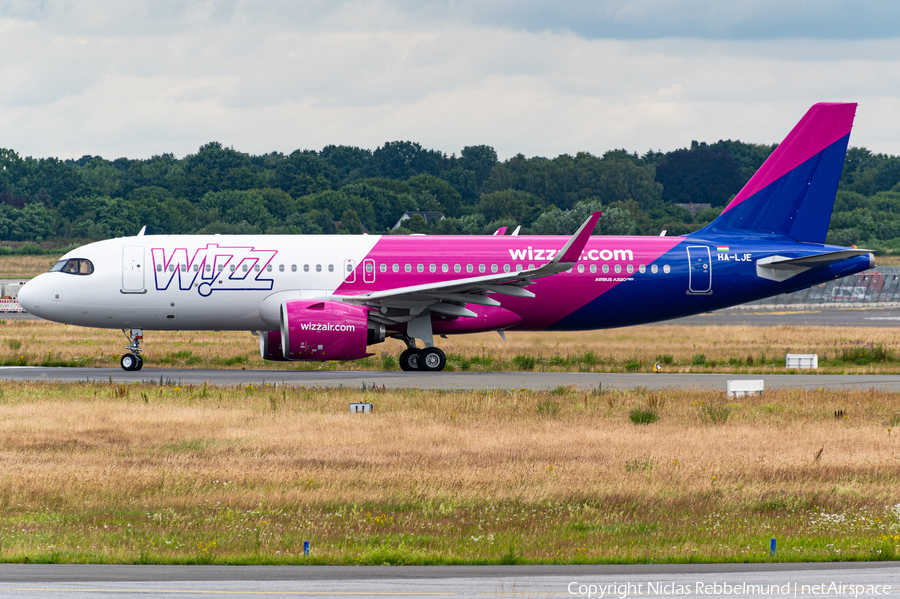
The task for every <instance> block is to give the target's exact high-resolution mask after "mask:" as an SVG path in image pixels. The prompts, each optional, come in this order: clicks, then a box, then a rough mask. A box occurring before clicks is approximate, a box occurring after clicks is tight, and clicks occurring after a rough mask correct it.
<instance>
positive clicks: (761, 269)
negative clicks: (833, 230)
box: [756, 249, 872, 281]
mask: <svg viewBox="0 0 900 599" xmlns="http://www.w3.org/2000/svg"><path fill="white" fill-rule="evenodd" d="M871 253H872V250H859V249H854V250H840V251H837V252H827V253H824V254H816V255H814V256H801V257H800V258H788V257H787V256H769V257H768V258H761V259H759V260H757V261H756V276H758V277H761V278H763V279H769V280H771V281H784V280H786V279H789V278H791V277H793V276H795V275H798V274H800V273H801V272H806V271H807V270H809V269H811V268H825V267H827V266H831V265H832V264H837V263H838V262H843V261H844V260H849V259H850V258H856V257H857V256H865V255H866V254H871Z"/></svg>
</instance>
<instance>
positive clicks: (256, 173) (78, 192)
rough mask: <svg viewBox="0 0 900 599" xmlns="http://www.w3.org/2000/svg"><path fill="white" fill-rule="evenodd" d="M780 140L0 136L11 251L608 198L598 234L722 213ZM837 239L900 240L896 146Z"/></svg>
mask: <svg viewBox="0 0 900 599" xmlns="http://www.w3.org/2000/svg"><path fill="white" fill-rule="evenodd" d="M773 148H774V146H765V145H754V144H747V143H743V142H740V141H730V140H729V141H719V142H716V143H714V144H710V145H708V144H706V143H698V142H693V143H692V145H691V147H690V148H685V149H680V150H675V151H673V152H667V153H661V152H647V153H646V154H644V155H643V156H639V155H637V154H636V153H628V152H627V151H625V150H614V151H609V152H606V153H605V154H604V155H603V156H593V155H591V154H589V153H586V152H579V153H577V154H575V155H574V156H571V155H568V154H563V155H560V156H557V157H556V158H544V157H539V156H535V157H532V158H526V157H525V156H523V155H521V154H518V155H516V156H513V157H512V158H509V159H507V160H503V161H501V160H498V158H497V154H496V152H495V151H494V149H493V148H491V147H490V146H484V145H481V146H467V147H465V148H463V149H462V151H461V152H460V154H459V156H456V155H450V156H448V155H446V154H443V153H441V152H438V151H434V150H429V149H426V148H423V147H422V146H421V145H420V144H417V143H414V142H410V141H397V142H389V143H385V144H384V145H382V146H380V147H379V148H377V149H375V150H367V149H362V148H357V147H350V146H333V145H331V146H326V147H325V148H323V149H322V150H319V151H314V150H297V151H295V152H292V153H291V154H287V155H286V154H282V153H278V152H272V153H269V154H264V155H257V156H251V155H247V154H243V153H241V152H239V151H237V150H235V149H233V148H228V147H224V146H223V145H222V144H220V143H217V142H211V143H208V144H206V145H204V146H202V147H201V148H200V149H199V150H198V151H197V153H196V154H191V155H188V156H186V157H184V158H183V159H177V158H175V157H174V156H173V155H171V154H163V155H160V156H154V157H152V158H149V159H146V160H138V159H128V158H118V159H116V160H107V159H104V158H102V157H99V156H84V157H82V158H80V159H78V160H58V159H56V158H31V157H25V158H23V157H21V156H19V155H18V154H17V153H16V152H15V151H14V150H12V149H0V241H5V242H7V243H6V245H7V247H3V248H0V254H3V253H24V254H39V253H44V252H48V251H49V252H51V253H53V252H56V253H58V252H60V251H63V250H65V249H66V248H68V247H69V246H72V245H73V244H79V243H83V242H85V241H90V240H97V239H102V238H107V237H113V236H122V235H133V234H135V233H136V232H137V231H138V230H139V229H140V227H141V226H144V225H146V226H147V231H148V233H150V234H154V233H158V234H177V233H269V234H278V233H308V234H313V233H322V234H341V233H344V234H358V233H360V232H361V231H362V230H363V227H364V228H365V229H366V230H368V231H370V232H373V233H382V232H386V231H389V230H390V229H391V228H392V227H393V226H394V224H395V223H396V222H397V220H398V219H399V218H400V216H401V215H402V214H403V213H404V212H406V211H413V210H418V211H423V212H441V213H443V214H444V215H445V216H446V217H447V218H445V219H444V220H433V221H429V222H426V220H425V219H424V218H423V217H422V216H421V215H415V216H413V218H411V219H409V220H407V221H404V223H405V224H404V226H403V227H401V228H400V229H398V230H397V231H396V232H397V233H431V234H490V233H493V232H494V231H495V230H496V229H497V228H498V227H500V226H518V225H522V227H523V233H534V234H571V233H572V232H573V231H574V230H575V228H576V227H577V226H578V224H580V223H581V222H582V221H583V220H584V218H585V216H586V214H587V213H588V212H590V211H591V210H595V209H598V208H601V207H602V208H603V212H604V214H603V217H602V219H601V221H600V223H599V224H598V227H597V232H598V233H602V234H645V235H656V234H658V233H659V231H660V230H661V229H666V230H668V232H669V234H682V233H687V232H690V231H693V230H696V229H698V228H700V227H702V226H704V225H705V224H707V223H709V222H710V221H712V219H714V218H715V217H716V216H717V215H718V214H719V212H720V211H721V210H722V208H723V207H724V206H725V205H726V204H727V202H728V201H729V200H730V199H731V198H732V197H734V195H735V194H736V193H737V192H738V190H740V188H741V186H742V185H743V184H744V182H746V181H747V180H748V179H749V177H750V176H751V175H752V173H753V172H754V171H755V170H756V169H757V168H758V167H759V166H760V165H761V164H762V163H763V161H764V160H765V159H766V158H767V157H768V155H769V154H770V153H771V152H772V150H773ZM686 203H695V204H698V203H699V204H709V205H710V206H711V207H710V208H709V209H706V210H700V211H699V212H697V213H696V214H691V213H690V212H689V211H688V210H686V209H684V208H682V207H679V206H678V205H677V204H686ZM828 241H829V242H830V243H831V242H833V243H839V244H842V245H850V244H853V243H856V244H857V245H866V246H867V247H874V248H876V249H892V248H896V249H900V157H894V156H885V155H881V154H878V155H875V154H872V153H871V152H869V151H868V150H866V149H865V148H851V149H850V151H849V152H848V156H847V162H846V164H845V167H844V172H843V175H842V178H841V183H840V187H839V191H838V195H837V201H836V203H835V215H834V218H833V219H832V222H831V231H830V233H829V238H828Z"/></svg>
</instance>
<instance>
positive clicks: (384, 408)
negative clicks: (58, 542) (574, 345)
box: [0, 383, 900, 507]
mask: <svg viewBox="0 0 900 599" xmlns="http://www.w3.org/2000/svg"><path fill="white" fill-rule="evenodd" d="M142 394H143V396H145V397H146V400H147V401H146V403H145V402H144V400H143V396H142ZM204 394H205V395H206V396H205V397H203V395H204ZM361 399H362V400H365V399H369V400H372V401H374V402H375V403H376V412H375V414H374V415H370V416H360V415H350V414H348V413H347V404H348V401H353V400H361ZM723 399H724V398H723V397H721V394H719V393H717V392H713V391H677V390H672V391H664V392H661V393H651V394H648V393H642V392H640V391H637V392H629V393H607V394H602V395H593V394H590V393H584V392H574V391H573V392H567V393H564V394H548V393H540V392H538V393H532V392H511V393H506V392H500V391H497V392H484V393H463V394H456V393H434V392H387V393H383V394H382V393H367V394H363V393H358V392H353V393H350V394H348V392H346V391H336V390H315V391H313V390H306V389H290V388H288V389H286V390H283V389H281V388H271V387H266V388H262V389H251V390H245V389H238V390H230V391H226V392H225V393H224V394H223V392H222V391H221V390H218V389H215V388H210V389H208V390H206V391H204V390H203V388H201V387H191V388H187V387H186V388H173V387H143V388H130V387H121V386H115V385H79V386H75V387H72V386H68V385H67V386H62V385H53V384H40V383H35V384H15V385H13V384H7V385H6V386H5V394H4V397H3V400H4V402H5V403H4V404H3V406H2V410H0V413H2V416H3V417H2V420H0V443H2V445H0V451H2V463H3V468H2V470H3V472H5V475H4V476H5V480H6V482H5V484H4V489H3V491H2V496H3V501H4V502H5V503H7V504H10V503H13V504H14V503H19V502H23V501H28V500H29V497H31V496H41V497H44V498H45V499H48V498H50V499H52V503H54V504H56V505H58V504H60V503H61V504H64V505H68V506H70V507H75V506H86V507H92V506H97V505H101V504H103V503H104V502H108V501H112V500H116V501H118V500H119V498H123V497H125V498H131V499H133V500H137V499H138V498H140V497H143V496H145V495H152V496H154V498H155V500H156V501H160V500H162V501H164V502H166V503H171V504H173V505H180V504H183V503H184V502H190V501H225V500H227V501H230V502H236V503H237V504H239V505H252V504H255V503H256V502H257V501H259V493H260V492H261V490H263V489H265V490H266V491H265V500H266V501H267V502H276V503H278V502H282V501H289V502H295V501H304V502H306V501H314V502H353V501H356V502H360V501H374V502H379V501H382V502H383V501H390V500H393V499H396V498H397V497H410V498H431V499H441V498H452V499H453V500H454V501H457V502H467V501H502V500H518V501H524V502H540V501H546V500H573V499H585V498H590V497H596V496H598V495H600V496H620V497H639V496H647V497H649V496H656V497H659V496H661V494H663V495H668V496H670V497H673V498H677V497H690V496H693V495H696V494H698V493H703V492H706V491H709V490H710V488H711V484H712V483H711V481H712V477H714V476H715V477H716V482H715V485H716V486H717V488H718V489H719V490H720V491H721V492H723V493H726V494H728V495H734V496H736V497H742V498H748V497H754V496H757V495H758V494H759V493H767V492H772V491H781V490H784V489H790V490H791V491H792V492H793V491H797V490H801V491H803V492H804V493H826V494H829V493H834V492H835V491H836V489H837V487H840V491H838V493H839V494H840V495H842V496H846V497H848V498H852V499H853V500H854V501H859V502H863V503H866V502H871V501H881V500H883V499H888V498H891V497H896V496H898V493H900V491H898V487H897V479H896V472H897V471H896V464H897V463H898V460H900V430H898V431H897V434H894V433H893V432H888V428H889V425H888V424H886V423H888V422H889V421H890V420H891V419H892V418H894V417H895V416H896V415H897V414H900V400H898V396H897V395H896V394H893V393H882V392H815V391H802V390H797V391H770V392H767V394H766V396H765V397H764V398H762V399H747V400H741V401H734V402H729V405H730V407H731V409H732V410H733V412H732V414H731V416H730V418H729V419H728V420H727V422H726V423H725V424H723V425H713V424H710V423H709V422H707V421H705V420H704V419H703V417H702V414H701V409H700V408H701V407H702V406H703V405H706V404H710V403H713V404H714V403H715V402H721V401H723ZM648 402H656V404H657V405H659V404H662V407H660V408H658V410H657V411H658V413H659V414H660V417H661V420H660V422H659V423H657V424H655V425H652V426H637V427H636V426H635V425H633V424H631V422H629V419H628V412H629V411H630V410H631V409H633V408H635V407H646V406H647V405H648ZM838 409H843V410H845V411H846V413H847V414H848V415H849V417H848V418H842V419H835V417H834V416H833V413H834V411H835V410H838ZM894 426H897V424H894ZM821 447H825V450H824V452H823V454H822V456H821V458H820V459H819V460H815V459H814V456H815V454H816V452H817V450H819V449H820V448H821ZM643 459H650V460H651V461H652V462H653V468H652V476H636V477H631V476H623V473H625V467H626V463H628V462H630V461H634V460H643ZM214 480H224V481H233V482H234V486H233V487H232V488H231V489H225V488H220V487H216V486H215V485H211V482H212V481H214ZM309 481H312V484H309ZM836 486H837V487H836Z"/></svg>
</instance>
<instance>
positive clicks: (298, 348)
mask: <svg viewBox="0 0 900 599" xmlns="http://www.w3.org/2000/svg"><path fill="white" fill-rule="evenodd" d="M384 334H385V329H384V325H383V324H380V323H375V322H369V309H368V308H364V307H362V306H352V305H350V304H345V303H342V302H335V301H327V300H325V301H323V300H291V301H286V302H284V303H283V304H282V305H281V353H282V356H283V358H284V359H286V360H316V361H321V360H356V359H357V358H364V357H366V356H371V355H372V354H370V353H366V346H367V345H372V344H375V343H381V342H382V341H384ZM270 343H271V340H270ZM270 347H271V345H270ZM260 348H262V346H260ZM263 357H264V358H265V357H266V356H263Z"/></svg>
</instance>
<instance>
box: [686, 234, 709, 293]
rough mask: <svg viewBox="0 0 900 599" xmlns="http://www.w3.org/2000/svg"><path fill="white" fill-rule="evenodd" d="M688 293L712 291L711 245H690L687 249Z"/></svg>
mask: <svg viewBox="0 0 900 599" xmlns="http://www.w3.org/2000/svg"><path fill="white" fill-rule="evenodd" d="M687 253H688V263H689V264H690V268H689V269H688V293H712V260H710V256H709V247H708V246H705V245H689V246H688V249H687Z"/></svg>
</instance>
